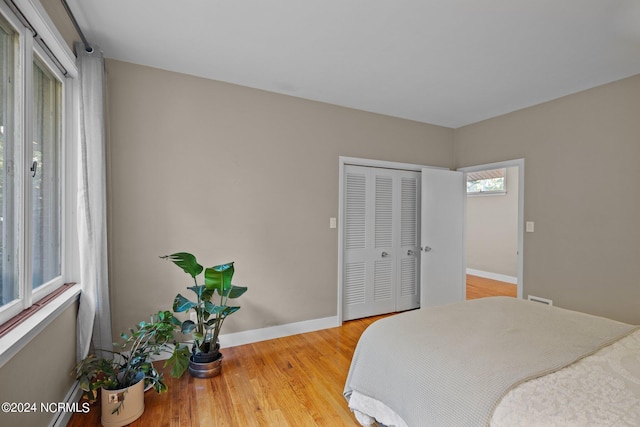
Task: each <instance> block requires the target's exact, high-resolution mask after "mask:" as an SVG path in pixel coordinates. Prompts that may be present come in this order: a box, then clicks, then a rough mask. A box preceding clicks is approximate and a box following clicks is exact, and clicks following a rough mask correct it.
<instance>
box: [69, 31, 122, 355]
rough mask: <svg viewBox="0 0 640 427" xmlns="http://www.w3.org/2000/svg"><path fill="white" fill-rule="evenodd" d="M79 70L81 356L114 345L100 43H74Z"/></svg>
mask: <svg viewBox="0 0 640 427" xmlns="http://www.w3.org/2000/svg"><path fill="white" fill-rule="evenodd" d="M76 53H77V55H78V58H77V64H78V75H79V77H78V78H79V92H80V97H79V99H80V100H79V104H80V105H79V113H80V126H79V130H80V138H79V147H78V237H79V240H80V245H79V247H80V281H81V285H82V294H81V296H80V307H79V313H78V331H77V337H78V346H77V348H78V357H79V359H82V358H84V357H86V356H87V354H88V353H89V349H90V346H91V340H92V336H93V345H94V347H95V349H97V350H112V348H113V347H112V337H111V314H110V308H109V285H108V279H109V277H108V263H107V213H106V206H107V203H106V155H105V108H104V105H105V101H104V59H103V57H102V52H101V51H100V49H99V48H98V47H97V46H93V50H92V51H91V52H87V51H86V49H85V47H84V45H83V44H81V43H77V44H76Z"/></svg>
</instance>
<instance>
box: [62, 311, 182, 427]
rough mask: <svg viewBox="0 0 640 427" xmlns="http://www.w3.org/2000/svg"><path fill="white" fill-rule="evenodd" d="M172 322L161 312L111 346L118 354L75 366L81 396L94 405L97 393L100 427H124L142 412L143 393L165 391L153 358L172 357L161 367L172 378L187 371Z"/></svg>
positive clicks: (84, 361) (86, 361)
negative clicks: (100, 414)
mask: <svg viewBox="0 0 640 427" xmlns="http://www.w3.org/2000/svg"><path fill="white" fill-rule="evenodd" d="M172 319H173V314H172V313H171V312H170V311H160V312H158V314H155V315H153V316H152V317H151V320H150V321H149V322H145V321H143V322H140V323H138V324H137V325H136V328H135V329H133V328H132V329H130V333H122V334H121V335H120V336H121V337H122V339H123V342H122V343H113V345H114V347H115V348H116V349H117V351H106V350H102V351H103V352H104V353H107V354H109V356H107V357H96V356H95V355H94V354H90V355H89V356H87V357H86V358H85V359H84V360H82V361H80V362H79V363H78V364H77V365H76V367H75V369H74V372H75V375H76V379H77V380H78V381H79V386H80V388H81V389H82V390H83V396H84V397H85V398H87V399H88V400H89V401H91V402H93V401H95V400H97V398H98V396H97V395H98V391H100V398H101V403H102V419H101V422H102V425H103V426H113V427H116V426H123V425H126V424H129V423H131V422H132V421H134V420H136V419H138V418H139V417H140V416H141V415H142V413H143V412H144V391H145V389H147V388H151V387H153V389H154V390H155V391H157V392H158V393H162V392H164V391H166V390H167V386H166V384H165V383H164V379H163V375H162V373H161V372H158V371H157V370H156V369H155V367H154V366H153V363H152V356H154V355H156V356H157V355H160V354H161V353H162V352H168V353H171V354H172V356H171V357H170V358H169V359H168V360H167V361H166V362H165V364H164V366H168V365H169V364H172V367H171V375H172V376H175V377H179V376H180V375H182V373H183V372H184V370H185V369H186V362H185V361H186V360H187V356H188V354H189V350H188V348H186V347H185V346H182V345H180V344H178V343H177V342H176V341H175V340H174V339H173V332H174V323H173V321H172ZM125 398H126V399H125ZM125 400H126V404H125Z"/></svg>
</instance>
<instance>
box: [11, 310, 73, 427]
mask: <svg viewBox="0 0 640 427" xmlns="http://www.w3.org/2000/svg"><path fill="white" fill-rule="evenodd" d="M77 312H78V305H77V304H72V305H71V306H70V307H69V308H67V309H66V310H65V311H64V312H62V314H61V315H60V316H59V317H57V318H56V320H54V321H53V322H52V323H51V324H50V325H49V326H47V327H46V328H45V329H44V330H43V331H42V332H41V333H40V334H38V335H37V336H36V337H35V338H33V340H32V341H31V342H30V343H29V344H27V345H26V346H25V347H24V348H23V349H22V350H21V351H20V352H19V353H18V354H16V355H15V356H14V357H13V358H11V360H9V361H8V362H7V363H6V364H5V365H4V366H2V368H0V402H22V403H25V402H32V403H36V405H37V406H36V407H37V412H36V413H22V414H18V413H4V412H0V426H12V427H41V426H46V425H48V424H49V421H50V420H51V419H52V418H53V415H54V414H51V413H47V412H42V411H40V404H41V403H57V402H64V397H65V396H66V394H67V392H68V391H69V390H70V389H71V386H72V385H73V383H74V377H73V376H72V375H71V371H72V370H73V368H74V366H75V364H76V314H77Z"/></svg>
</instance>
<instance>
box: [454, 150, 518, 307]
mask: <svg viewBox="0 0 640 427" xmlns="http://www.w3.org/2000/svg"><path fill="white" fill-rule="evenodd" d="M510 167H517V168H518V245H517V250H518V261H517V262H518V266H517V268H518V284H517V286H518V288H517V289H518V294H517V296H518V299H522V298H523V290H524V286H523V285H524V282H523V276H524V159H523V158H522V159H514V160H505V161H502V162H495V163H487V164H484V165H476V166H467V167H464V168H458V169H457V170H459V171H461V172H464V173H465V180H466V174H467V173H468V172H478V171H482V170H487V169H499V168H510ZM465 267H466V265H465Z"/></svg>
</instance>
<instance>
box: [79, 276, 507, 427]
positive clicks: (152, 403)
mask: <svg viewBox="0 0 640 427" xmlns="http://www.w3.org/2000/svg"><path fill="white" fill-rule="evenodd" d="M494 295H508V296H514V297H515V296H516V285H511V284H509V283H504V282H496V281H494V280H489V279H483V278H481V277H478V276H467V299H473V298H481V297H486V296H494ZM382 317H384V316H376V317H370V318H365V319H358V320H352V321H349V322H345V323H344V325H343V326H342V327H338V328H331V329H325V330H322V331H317V332H311V333H307V334H301V335H294V336H291V337H285V338H279V339H275V340H270V341H263V342H258V343H254V344H247V345H242V346H237V347H230V348H225V349H223V354H224V361H223V368H222V374H221V375H219V376H217V377H214V378H211V379H206V380H205V379H197V378H193V377H191V376H190V375H189V374H188V373H187V374H185V375H184V376H183V377H182V378H180V379H174V378H171V377H170V375H169V374H168V372H167V373H165V378H166V379H167V385H168V387H169V391H168V392H167V393H163V394H157V393H155V392H153V391H149V392H147V393H146V394H145V404H146V408H145V412H144V414H143V415H142V417H141V418H139V419H138V420H136V421H134V422H133V423H132V424H130V426H131V427H159V426H167V427H169V426H170V427H209V426H215V427H222V426H243V427H244V426H278V427H281V426H296V427H297V426H358V425H359V424H358V423H357V422H356V420H355V418H354V417H353V414H352V413H351V411H349V408H348V407H347V403H346V401H345V399H344V398H343V396H342V390H343V387H344V383H345V380H346V377H347V373H348V371H349V365H350V363H351V357H352V356H353V352H354V350H355V346H356V344H357V342H358V339H359V338H360V335H361V334H362V332H363V331H364V330H365V329H366V327H367V326H369V325H370V324H371V323H372V322H373V321H375V320H378V319H380V318H382ZM99 425H100V407H99V405H95V406H93V407H92V408H91V411H90V412H89V413H88V414H82V413H76V414H74V415H73V416H72V418H71V420H70V422H69V424H68V427H81V426H99Z"/></svg>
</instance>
